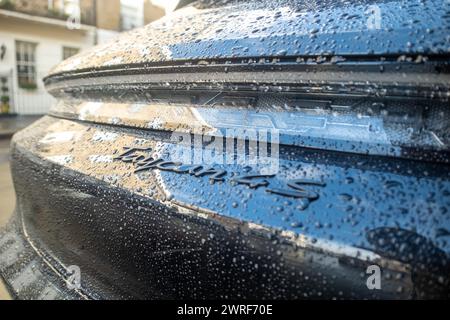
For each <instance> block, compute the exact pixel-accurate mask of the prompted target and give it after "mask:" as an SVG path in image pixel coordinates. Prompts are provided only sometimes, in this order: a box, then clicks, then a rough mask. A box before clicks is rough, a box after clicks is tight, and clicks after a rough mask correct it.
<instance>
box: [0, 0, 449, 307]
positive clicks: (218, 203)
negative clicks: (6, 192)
mask: <svg viewBox="0 0 450 320" xmlns="http://www.w3.org/2000/svg"><path fill="white" fill-rule="evenodd" d="M324 3H327V1H324ZM337 3H338V4H335V5H334V6H331V7H330V9H329V10H331V11H329V10H328V9H325V7H324V5H323V4H322V2H320V3H318V4H316V7H314V8H306V7H304V6H305V4H303V2H301V1H300V2H298V3H295V4H292V3H291V4H288V3H285V2H282V1H280V2H276V3H274V4H273V8H272V7H271V6H270V7H269V8H267V9H263V8H261V7H260V5H257V4H255V3H254V4H252V5H243V4H236V3H234V2H232V3H231V4H228V2H227V3H225V4H221V6H220V8H215V7H214V5H213V6H212V7H209V8H205V9H202V5H204V4H203V2H199V3H197V4H196V5H195V6H194V7H187V8H184V9H181V10H180V11H179V12H176V14H175V16H173V17H172V18H166V20H161V21H159V22H156V23H154V24H152V25H150V26H149V27H147V28H146V29H144V30H141V31H134V32H132V33H130V34H127V35H124V36H123V37H122V39H121V40H118V42H116V43H112V44H110V45H109V46H106V47H104V48H101V47H100V48H97V49H95V50H94V51H92V52H90V53H87V54H85V55H81V56H78V57H74V58H73V59H72V60H69V61H68V62H66V63H64V64H62V65H61V66H59V67H58V68H57V69H55V71H54V72H53V73H52V74H51V75H50V76H49V77H48V78H47V79H46V85H47V88H48V90H49V92H50V93H51V94H52V95H54V96H55V97H56V98H57V99H58V104H57V105H56V106H55V107H54V108H52V110H51V111H50V113H49V115H48V116H46V117H44V118H43V119H41V120H39V121H38V122H37V123H35V124H34V125H32V126H31V127H29V128H27V129H26V130H24V131H22V132H20V133H18V134H17V135H16V136H15V137H14V139H13V144H12V171H13V178H14V184H15V188H16V192H17V209H16V216H15V218H14V220H13V221H12V222H11V224H10V225H9V227H8V228H7V229H6V230H4V231H3V232H2V233H1V235H0V257H2V259H1V260H0V261H1V262H0V273H1V274H2V275H3V277H4V278H5V279H6V281H7V283H8V284H9V286H10V289H11V291H12V292H13V293H14V294H16V296H18V297H21V298H37V297H42V295H43V294H44V293H48V294H47V295H49V297H65V298H77V299H89V298H93V299H102V298H103V299H115V298H140V299H192V298H199V299H239V298H245V299H299V298H315V299H319V298H326V299H332V298H336V299H339V298H355V299H361V298H387V299H408V298H448V294H449V293H448V287H449V281H450V279H449V274H450V273H449V271H450V270H449V268H450V264H449V253H450V243H449V241H448V237H449V234H450V233H449V230H450V215H449V211H448V208H449V207H450V170H449V157H448V153H449V150H450V148H449V145H450V143H449V141H450V140H449V138H450V135H449V131H448V128H449V126H448V123H449V119H450V115H449V109H448V96H449V86H450V85H449V84H450V81H449V78H448V56H447V55H446V54H447V53H446V52H444V51H445V50H446V48H447V47H446V46H447V44H448V37H447V38H446V37H445V36H443V28H444V29H445V28H448V16H446V15H445V14H443V13H441V12H439V13H438V10H437V8H438V7H439V5H444V4H443V3H442V2H440V1H430V2H429V6H427V7H421V5H420V4H418V3H415V2H414V3H412V2H408V5H407V4H405V3H404V2H401V3H403V4H404V5H405V6H406V5H407V6H408V9H409V10H406V12H407V14H405V15H400V16H398V15H399V14H398V13H397V12H396V11H393V12H392V15H393V16H392V17H391V18H392V19H390V20H389V21H390V23H391V24H392V28H393V29H394V30H395V32H394V33H392V32H391V33H390V32H389V31H388V30H389V28H387V29H386V30H385V29H383V30H378V31H374V33H370V34H369V33H368V34H366V35H364V34H363V35H362V37H370V40H371V41H373V42H374V43H377V44H378V46H375V45H373V43H372V42H371V41H369V42H367V41H368V39H366V40H367V41H365V40H364V41H363V40H361V41H359V40H358V41H348V40H345V39H344V38H345V36H351V37H354V36H355V35H354V34H352V32H356V31H355V30H361V29H364V27H363V24H362V23H363V22H362V21H365V18H364V17H363V16H361V15H359V14H356V13H355V15H353V16H350V17H349V18H348V20H349V21H353V20H354V21H356V22H355V23H349V24H348V25H344V24H340V23H337V25H336V28H334V30H335V33H333V32H332V30H333V29H330V30H328V29H326V30H322V31H321V30H318V31H314V30H313V29H311V28H310V27H311V24H314V23H316V24H317V23H318V22H314V23H313V21H315V20H314V19H316V20H317V19H319V20H320V19H321V17H322V15H325V16H327V17H330V16H331V17H333V16H336V17H341V16H342V14H344V13H345V12H347V14H346V15H345V16H347V15H348V12H353V13H354V12H364V10H365V9H367V6H368V5H372V4H373V5H380V6H381V7H383V8H384V7H385V6H391V5H393V4H398V3H400V2H397V1H394V2H381V1H380V2H377V1H361V3H359V5H358V6H355V5H351V4H348V3H344V2H342V3H341V2H337ZM276 8H278V9H276ZM280 8H281V9H280ZM420 8H421V9H423V10H419V9H420ZM439 8H440V7H439ZM244 9H245V10H244ZM314 10H315V12H316V14H315V15H314V13H312V12H314ZM327 10H328V11H327ZM260 11H261V12H260ZM240 12H243V14H242V16H243V17H244V18H245V19H244V20H245V21H247V20H248V21H253V20H255V21H260V20H261V19H259V17H260V16H264V15H265V16H266V19H269V18H270V17H271V15H273V16H274V19H275V20H277V21H281V20H282V21H284V24H283V23H273V24H268V23H267V21H266V22H265V23H262V22H255V25H256V26H257V27H258V26H259V25H260V24H261V29H259V28H257V31H255V32H251V33H252V34H254V36H252V37H248V36H247V35H246V34H242V32H244V31H242V32H241V31H236V32H237V33H239V34H235V33H236V32H234V33H233V30H230V28H231V26H232V25H235V24H236V19H237V17H238V16H241V15H239V13H240ZM277 12H279V13H277ZM230 15H231V16H230ZM234 15H237V17H235V16H234ZM299 15H300V16H301V17H303V18H304V17H305V15H306V16H307V17H309V16H311V17H310V18H311V19H309V18H308V19H306V18H304V19H303V20H302V19H300V16H299ZM409 15H411V16H414V17H416V20H417V19H418V21H417V22H416V24H415V25H414V28H416V29H414V30H416V31H417V32H416V33H414V32H412V31H411V33H404V32H402V31H401V30H399V28H400V27H399V26H403V27H404V28H411V25H409V23H410V20H409V18H408V17H409ZM427 15H431V16H433V17H438V18H436V19H435V20H434V22H436V23H437V21H441V20H442V21H441V22H442V23H443V24H440V25H439V26H435V27H433V26H434V25H433V26H431V27H433V28H432V30H433V31H434V32H429V31H426V29H424V28H422V27H424V25H425V22H424V21H427V19H426V17H427ZM226 16H228V18H225V17H226ZM397 16H398V17H397ZM395 17H397V18H398V19H397V18H395ZM417 17H421V18H423V21H422V20H421V19H419V18H417ZM170 19H173V20H170ZM177 19H181V20H182V21H181V22H180V21H178V20H177ZM221 19H223V20H221ZM399 19H400V20H399ZM168 20H170V21H172V22H171V23H172V24H171V23H168ZM194 20H195V21H194ZM215 20H217V21H222V22H221V24H222V27H221V28H219V29H221V30H216V31H215V32H214V35H213V34H211V32H213V31H212V30H210V29H211V27H209V24H210V23H211V22H212V21H215ZM310 20H311V21H310ZM202 21H203V22H202ZM248 21H247V22H248ZM289 21H294V22H295V23H294V22H289ZM331 21H332V20H331ZM331 21H330V23H331ZM402 21H403V24H402V23H401V22H402ZM175 22H177V23H175ZM194 22H195V23H194ZM201 22H202V23H201ZM434 22H433V23H434ZM248 23H249V22H248ZM173 25H175V26H173ZM188 25H192V29H190V27H189V26H188ZM262 25H267V26H268V27H267V28H266V29H264V30H263V28H264V26H262ZM171 26H172V27H171ZM280 26H282V27H280ZM171 28H174V30H172V31H173V32H172V33H169V32H168V31H167V30H171ZM196 28H201V29H202V30H197V31H196ZM289 28H292V30H291V31H292V32H289V30H290V29H289ZM349 28H350V29H351V30H350V29H349ZM194 29H195V30H194ZM246 29H248V28H243V30H246ZM275 29H276V30H275ZM400 29H402V28H400ZM180 30H181V31H180ZM182 30H184V32H187V33H189V35H188V36H184V35H183V31H182ZM223 30H226V32H225V31H223ZM307 30H309V31H308V32H307ZM336 30H337V31H336ZM352 30H353V31H352ZM200 31H201V32H200ZM294 31H295V32H294ZM422 31H423V32H427V33H428V34H430V37H435V38H436V39H438V40H439V41H438V40H436V41H434V42H433V41H432V40H430V41H431V42H427V41H428V40H426V41H419V42H420V44H421V46H419V45H418V46H417V47H415V48H414V50H413V52H411V50H412V49H411V48H410V47H411V46H408V45H407V43H408V42H411V41H412V40H411V39H423V38H421V37H420V32H422ZM178 32H180V34H179V33H178ZM221 32H225V33H224V34H223V36H224V37H225V38H226V39H225V38H224V39H222V38H221V37H219V36H217V35H215V34H219V35H220V34H221ZM245 32H247V31H245ZM249 32H250V31H249ZM305 33H307V34H309V36H307V38H305V37H306V36H305ZM288 34H290V35H291V36H292V37H295V38H296V39H290V38H289V37H288V36H287V35H288ZM336 34H338V35H342V36H343V37H344V38H343V39H340V40H339V41H343V43H352V45H349V46H346V45H335V46H334V48H335V49H336V50H337V52H335V55H327V56H326V57H322V56H321V54H323V53H325V52H328V50H325V49H324V50H325V51H320V52H319V51H314V50H313V48H315V50H319V49H318V48H317V47H316V46H313V44H314V43H316V44H317V43H325V44H324V45H323V46H324V48H326V47H327V45H331V44H330V43H328V42H327V41H325V40H323V39H322V40H320V41H321V42H317V41H319V39H317V37H318V36H320V37H325V36H326V37H331V38H333V39H334V38H336ZM386 34H390V35H391V36H393V37H397V38H396V39H397V40H398V41H397V42H395V41H392V42H389V41H385V42H377V41H378V40H376V39H378V38H377V37H383V35H386ZM140 35H141V36H140ZM143 35H145V36H143ZM163 35H165V36H166V37H167V38H164V39H163V40H161V41H162V42H163V43H162V44H161V43H160V44H155V43H154V41H156V40H155V39H162V38H163ZM273 36H274V37H275V36H276V37H279V38H280V39H284V42H283V41H282V44H281V45H280V44H279V42H277V41H276V40H274V39H271V41H273V42H270V44H269V45H265V44H267V41H268V40H269V39H268V38H270V37H273ZM410 38H411V39H410ZM189 39H191V40H192V41H188V40H189ZM205 39H206V40H205ZM217 39H221V41H216V40H217ZM302 39H303V40H302ZM305 39H307V40H305ZM408 39H409V40H408ZM291 40H292V41H291ZM295 40H297V41H298V42H297V44H296V45H295V47H296V50H299V51H297V52H296V51H295V50H294V49H293V47H294V46H289V45H286V44H291V43H296V42H295ZM300 40H302V41H309V42H310V47H311V48H310V49H311V50H309V49H308V50H307V49H306V48H303V47H302V46H303V43H304V42H302V41H300ZM130 41H131V42H130ZM152 41H153V42H152ZM230 41H231V42H232V41H234V42H235V43H238V44H237V48H236V49H234V51H233V50H231V51H230V50H228V49H230V48H229V42H230ZM245 41H250V45H249V47H248V48H247V50H245V47H244V46H243V42H245ZM166 42H167V43H166ZM206 42H207V43H206ZM403 42H405V43H403ZM130 43H132V44H133V45H131V44H130ZM298 43H300V44H298ZM354 43H357V44H359V45H360V47H358V46H356V45H354ZM416 43H417V44H419V43H418V42H416ZM141 44H142V48H141V49H140V51H139V52H137V51H136V52H135V51H133V50H135V48H136V46H139V45H141ZM256 44H258V45H260V46H258V45H256ZM370 44H372V45H370ZM427 44H428V45H427ZM202 45H205V46H206V48H208V50H206V49H205V50H203V49H202V48H201V46H202ZM366 45H367V46H369V45H370V47H372V48H375V49H373V51H370V52H367V51H368V50H367V48H366V47H364V46H366ZM281 48H287V49H286V50H287V51H286V50H285V51H283V52H281ZM408 48H409V49H408ZM338 49H339V50H338ZM344 49H345V50H344ZM130 50H131V51H132V52H131V51H130ZM146 50H147V51H148V50H150V51H148V52H147V51H146ZM155 50H156V51H158V52H159V51H161V52H162V53H161V52H159V53H158V52H157V53H155V52H156V51H155ZM167 50H169V51H170V52H171V53H170V55H168V52H169V51H167ZM273 50H275V51H273ZM346 50H347V51H348V52H347V51H346ZM218 52H225V54H219V53H218ZM349 52H350V53H353V54H348V53H349ZM367 53H371V54H370V55H367ZM341 54H342V56H341ZM422 54H427V57H426V58H424V57H423V56H422ZM255 57H257V58H258V59H257V58H255ZM373 265H377V266H379V267H380V268H381V270H382V280H381V284H382V286H381V289H380V290H371V289H370V285H369V286H368V283H367V278H368V277H369V276H370V274H367V270H368V267H370V266H373ZM73 266H76V267H78V268H79V269H80V271H81V287H80V288H76V289H74V290H69V289H68V288H67V285H66V284H67V283H70V275H71V273H70V270H71V267H73ZM24 274H25V275H26V276H23V275H24ZM52 277H54V278H52ZM17 279H19V280H17ZM24 279H25V280H24ZM56 279H57V280H56ZM69 287H70V286H69ZM49 288H50V289H49ZM49 292H50V293H49ZM44 296H45V295H44Z"/></svg>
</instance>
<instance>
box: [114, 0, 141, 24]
mask: <svg viewBox="0 0 450 320" xmlns="http://www.w3.org/2000/svg"><path fill="white" fill-rule="evenodd" d="M143 7H144V4H143V2H142V1H136V0H134V1H133V0H121V1H120V20H121V28H122V30H123V31H127V30H131V29H134V28H138V27H142V26H143V25H144V12H143Z"/></svg>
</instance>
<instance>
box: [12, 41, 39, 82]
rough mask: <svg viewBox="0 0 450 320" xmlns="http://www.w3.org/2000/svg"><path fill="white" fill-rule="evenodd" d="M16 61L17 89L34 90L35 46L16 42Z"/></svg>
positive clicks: (29, 43)
mask: <svg viewBox="0 0 450 320" xmlns="http://www.w3.org/2000/svg"><path fill="white" fill-rule="evenodd" d="M16 61H17V78H18V82H19V87H20V88H24V89H36V88H37V81H36V78H37V77H36V44H35V43H31V42H24V41H16Z"/></svg>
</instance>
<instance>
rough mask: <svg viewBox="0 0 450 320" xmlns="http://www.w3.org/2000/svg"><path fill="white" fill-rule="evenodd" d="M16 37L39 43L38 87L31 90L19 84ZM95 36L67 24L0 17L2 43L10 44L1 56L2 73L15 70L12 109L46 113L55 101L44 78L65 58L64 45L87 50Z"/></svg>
mask: <svg viewBox="0 0 450 320" xmlns="http://www.w3.org/2000/svg"><path fill="white" fill-rule="evenodd" d="M16 40H20V41H29V42H34V43H37V47H36V67H37V69H36V70H37V77H38V89H37V90H33V91H29V90H24V89H20V88H19V87H18V83H17V67H16V56H15V50H16V48H15V41H16ZM94 40H95V34H94V32H91V31H81V30H68V29H65V28H64V27H59V26H52V25H48V24H44V23H37V22H29V21H25V20H19V19H14V18H4V17H0V46H1V45H2V44H4V45H5V46H6V47H7V50H6V55H5V57H4V59H3V60H0V73H2V74H3V73H4V72H8V71H11V72H12V74H13V79H12V84H13V92H14V96H13V106H12V110H11V111H12V112H17V113H19V114H43V113H46V112H47V111H48V109H49V108H50V106H51V105H52V104H53V103H54V102H55V101H54V99H53V98H52V97H51V96H50V95H49V94H47V93H46V91H45V89H44V85H43V82H42V78H43V77H44V76H46V75H47V74H48V72H49V71H50V69H51V68H52V67H53V66H55V65H56V64H58V63H59V62H61V61H62V54H63V53H62V52H63V47H64V46H67V47H74V48H80V49H81V50H83V49H86V48H89V47H91V46H92V45H93V44H94Z"/></svg>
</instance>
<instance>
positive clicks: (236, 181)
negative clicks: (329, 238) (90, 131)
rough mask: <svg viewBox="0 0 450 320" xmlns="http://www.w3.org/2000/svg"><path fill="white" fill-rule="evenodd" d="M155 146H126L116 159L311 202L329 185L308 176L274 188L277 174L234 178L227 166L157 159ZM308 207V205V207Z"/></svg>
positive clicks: (141, 169) (137, 169) (138, 168)
mask: <svg viewBox="0 0 450 320" xmlns="http://www.w3.org/2000/svg"><path fill="white" fill-rule="evenodd" d="M152 151H153V150H152V148H141V147H124V152H123V153H122V154H120V155H119V156H118V157H116V158H114V160H115V161H122V162H125V163H132V164H133V165H134V166H135V170H134V173H140V172H145V171H152V170H161V171H168V172H173V173H177V174H185V175H190V176H193V177H195V178H201V177H209V179H210V181H211V182H213V183H214V182H229V183H231V184H232V185H233V186H237V185H246V186H248V187H249V188H250V189H253V190H256V189H258V188H265V191H266V192H267V193H269V194H276V195H279V196H283V197H288V198H296V199H304V200H306V201H307V202H308V203H310V202H313V201H316V200H318V199H319V192H318V191H317V189H318V187H325V183H323V182H321V181H314V180H308V179H295V180H289V181H287V182H286V183H285V186H284V187H281V188H280V187H273V186H271V181H273V179H276V177H277V175H276V174H268V175H239V174H234V175H233V178H231V177H230V175H229V174H228V172H227V171H226V170H223V169H217V168H214V167H207V166H203V165H190V164H183V163H181V162H175V161H169V160H165V159H162V158H155V157H153V156H152V155H151V152H152ZM306 207H307V206H305V207H304V209H306Z"/></svg>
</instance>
